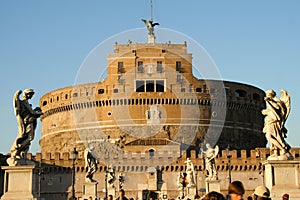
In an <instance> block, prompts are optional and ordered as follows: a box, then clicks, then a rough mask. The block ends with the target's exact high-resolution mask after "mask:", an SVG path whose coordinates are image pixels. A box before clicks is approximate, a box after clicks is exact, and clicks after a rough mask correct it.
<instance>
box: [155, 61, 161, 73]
mask: <svg viewBox="0 0 300 200" xmlns="http://www.w3.org/2000/svg"><path fill="white" fill-rule="evenodd" d="M156 71H157V72H160V73H161V72H162V61H157V68H156Z"/></svg>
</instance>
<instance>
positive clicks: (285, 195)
mask: <svg viewBox="0 0 300 200" xmlns="http://www.w3.org/2000/svg"><path fill="white" fill-rule="evenodd" d="M289 199H290V195H289V194H284V195H282V200H289Z"/></svg>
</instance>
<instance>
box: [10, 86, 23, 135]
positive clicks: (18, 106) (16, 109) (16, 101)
mask: <svg viewBox="0 0 300 200" xmlns="http://www.w3.org/2000/svg"><path fill="white" fill-rule="evenodd" d="M21 93H22V90H18V91H16V92H15V94H14V100H13V104H14V113H15V116H16V118H17V122H18V135H22V134H23V133H24V131H25V126H24V122H23V119H22V118H21V115H20V113H21V109H22V108H21V100H20V94H21Z"/></svg>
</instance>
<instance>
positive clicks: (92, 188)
mask: <svg viewBox="0 0 300 200" xmlns="http://www.w3.org/2000/svg"><path fill="white" fill-rule="evenodd" d="M97 185H98V183H97V182H91V183H87V182H86V183H84V184H83V193H82V194H83V195H82V198H83V199H89V197H93V199H95V198H96V197H97Z"/></svg>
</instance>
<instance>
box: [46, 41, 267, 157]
mask: <svg viewBox="0 0 300 200" xmlns="http://www.w3.org/2000/svg"><path fill="white" fill-rule="evenodd" d="M191 59H192V55H191V54H189V53H188V50H187V44H132V43H129V44H115V46H114V53H113V54H111V55H109V56H108V74H107V78H106V79H105V80H104V81H102V82H98V83H89V84H82V85H76V86H71V87H66V88H62V89H58V90H54V91H51V92H49V93H47V94H46V95H44V96H43V97H41V99H40V104H41V108H42V110H43V112H44V116H43V117H42V119H41V120H42V124H43V125H42V139H41V141H40V146H41V150H42V152H43V153H47V152H56V151H60V152H61V151H66V152H67V151H70V150H72V148H73V147H74V146H76V148H77V149H79V150H83V148H85V147H84V146H83V145H82V144H80V143H76V141H81V140H85V139H86V141H87V140H88V139H89V138H88V137H87V136H90V137H93V136H91V135H93V134H95V137H99V135H101V136H102V137H103V138H107V137H110V139H118V138H120V137H121V136H125V137H126V145H125V150H126V149H127V148H131V149H133V148H134V147H133V146H134V144H137V143H138V142H139V141H138V140H139V139H140V138H142V137H144V138H147V140H152V139H156V140H161V142H163V141H164V140H172V141H176V142H178V143H184V142H183V141H182V138H183V137H186V136H183V137H180V136H178V135H180V134H178V132H179V128H182V129H186V130H184V131H186V132H188V131H189V132H191V131H193V130H192V128H196V129H197V130H194V131H193V132H195V138H193V141H190V143H191V148H192V147H197V146H199V144H201V143H202V142H203V140H204V138H205V135H206V134H207V132H208V128H209V127H211V129H212V130H213V129H217V128H218V126H220V125H222V124H220V123H219V121H220V119H219V116H218V115H220V113H218V111H220V112H224V113H226V119H225V120H224V127H223V130H222V133H221V136H220V139H219V140H218V145H219V146H220V147H221V149H225V148H226V147H227V145H230V146H231V147H232V148H233V149H247V150H250V149H254V148H256V147H265V145H266V142H267V141H266V139H265V137H264V135H263V134H262V131H261V130H262V127H263V116H262V115H261V113H260V112H261V110H262V109H263V108H264V107H265V103H264V101H263V97H264V92H263V91H262V90H260V89H259V88H256V87H254V86H251V85H246V84H242V83H235V82H228V81H215V80H201V79H200V80H199V79H197V78H196V77H194V76H193V74H192V60H191ZM223 84H224V87H223ZM223 93H224V94H223ZM220 95H224V97H222V98H220V97H219V96H220ZM150 109H152V110H153V109H156V112H157V113H159V114H158V115H159V116H157V119H156V121H155V119H150V117H148V116H146V114H145V113H146V112H150ZM194 110H198V112H191V111H194ZM154 112H155V110H154ZM192 115H194V116H192ZM154 117H155V116H154ZM149 123H150V125H149ZM150 126H151V127H152V128H153V127H155V126H157V127H156V129H155V128H154V129H155V130H154V131H153V134H152V137H148V135H147V134H148V133H147V132H148V131H149V130H148V129H147V128H149V127H150ZM78 134H79V135H82V136H83V137H80V138H79V137H78ZM143 134H145V136H142V135H143ZM192 136H193V135H192ZM49 144H51V145H49ZM70 144H74V145H70ZM129 146H130V147H129ZM146 150H147V148H144V149H141V147H138V148H136V150H135V151H137V152H139V151H142V152H145V151H146ZM148 150H149V149H148Z"/></svg>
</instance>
